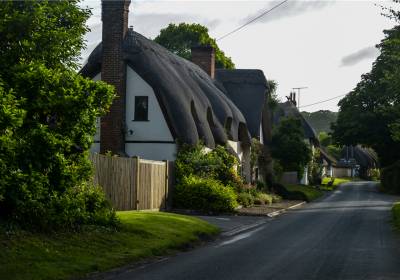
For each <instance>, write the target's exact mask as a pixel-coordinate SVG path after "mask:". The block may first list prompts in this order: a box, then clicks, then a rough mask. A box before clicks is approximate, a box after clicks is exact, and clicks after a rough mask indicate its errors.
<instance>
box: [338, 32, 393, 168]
mask: <svg viewBox="0 0 400 280" xmlns="http://www.w3.org/2000/svg"><path fill="white" fill-rule="evenodd" d="M384 34H385V38H384V39H383V40H382V41H381V43H380V44H379V45H377V47H378V48H379V50H380V55H379V56H378V58H377V59H376V60H375V62H374V63H373V66H372V70H371V72H369V73H367V74H364V75H362V77H361V81H360V82H359V83H358V84H357V86H356V87H355V89H353V90H352V91H351V92H350V93H349V94H348V95H347V96H346V97H345V98H343V99H342V100H341V101H340V102H339V106H340V111H339V115H338V120H337V123H336V124H335V125H334V126H333V129H334V131H333V136H334V139H335V140H336V141H337V142H339V143H340V144H343V145H356V144H362V145H365V146H368V147H371V148H373V149H374V150H375V151H376V152H377V154H378V156H379V159H380V163H381V165H382V166H389V165H391V164H393V163H394V162H395V161H397V160H398V159H399V158H400V142H399V137H398V136H399V135H400V134H399V133H400V126H399V123H400V68H399V67H398V65H399V64H400V26H399V25H398V26H395V27H393V28H392V29H390V30H386V31H384Z"/></svg>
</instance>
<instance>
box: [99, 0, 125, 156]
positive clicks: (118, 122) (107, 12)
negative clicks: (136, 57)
mask: <svg viewBox="0 0 400 280" xmlns="http://www.w3.org/2000/svg"><path fill="white" fill-rule="evenodd" d="M130 2H131V0H102V1H101V4H102V14H101V20H102V21H103V34H102V36H103V38H102V40H103V55H102V63H101V79H102V80H103V81H104V82H106V83H108V84H110V85H113V86H114V87H115V93H116V95H117V97H116V98H115V99H114V102H113V104H112V105H111V108H110V112H109V113H108V114H107V115H105V116H104V117H102V119H101V130H100V133H101V134H100V152H101V153H105V152H107V151H111V152H112V153H113V154H120V155H124V154H125V95H126V63H125V62H124V60H123V52H122V42H123V39H124V38H125V35H126V33H127V31H128V13H129V4H130Z"/></svg>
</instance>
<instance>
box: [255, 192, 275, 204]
mask: <svg viewBox="0 0 400 280" xmlns="http://www.w3.org/2000/svg"><path fill="white" fill-rule="evenodd" d="M272 200H273V199H272V196H271V195H270V194H266V193H262V192H260V193H258V194H257V196H256V197H255V199H254V204H258V205H269V204H272Z"/></svg>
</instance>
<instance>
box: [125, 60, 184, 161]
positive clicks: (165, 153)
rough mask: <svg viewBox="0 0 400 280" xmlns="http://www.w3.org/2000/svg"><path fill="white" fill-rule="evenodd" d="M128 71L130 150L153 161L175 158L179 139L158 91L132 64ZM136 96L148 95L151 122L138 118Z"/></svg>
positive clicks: (127, 130) (127, 149) (127, 94)
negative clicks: (159, 101)
mask: <svg viewBox="0 0 400 280" xmlns="http://www.w3.org/2000/svg"><path fill="white" fill-rule="evenodd" d="M126 74H127V84H126V136H125V137H126V140H125V141H126V144H125V151H126V153H127V154H128V155H129V156H136V155H137V156H140V157H143V158H146V159H152V160H164V159H167V160H175V158H176V152H177V147H176V144H175V140H174V138H173V137H172V134H171V131H170V130H169V127H168V125H167V122H166V120H165V118H164V114H163V112H162V110H161V107H160V105H159V103H158V101H157V98H156V95H155V93H154V90H153V89H152V87H151V86H150V85H149V84H148V83H147V82H146V81H144V80H143V79H142V78H141V77H140V76H139V75H138V74H137V73H136V72H135V71H134V70H133V69H132V68H130V67H129V66H128V67H127V73H126ZM135 96H148V108H149V109H148V121H135V120H134V116H135Z"/></svg>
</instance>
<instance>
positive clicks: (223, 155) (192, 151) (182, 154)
mask: <svg viewBox="0 0 400 280" xmlns="http://www.w3.org/2000/svg"><path fill="white" fill-rule="evenodd" d="M204 148H205V147H204V145H203V144H198V145H195V146H191V145H187V144H183V145H181V146H180V147H179V152H178V155H177V159H176V161H175V176H176V181H177V183H178V184H179V183H180V181H181V180H182V179H183V178H184V177H187V176H189V175H194V176H197V177H201V178H213V179H216V180H219V181H220V182H222V183H223V184H224V185H230V186H232V187H234V188H235V189H237V190H238V189H240V188H241V187H242V185H243V181H242V178H240V176H239V175H238V174H237V171H236V166H237V164H238V162H237V159H236V158H235V156H234V155H232V154H230V153H229V152H228V150H227V149H226V148H225V147H223V146H217V147H216V148H215V149H214V150H212V151H210V152H206V151H205V150H204Z"/></svg>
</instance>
